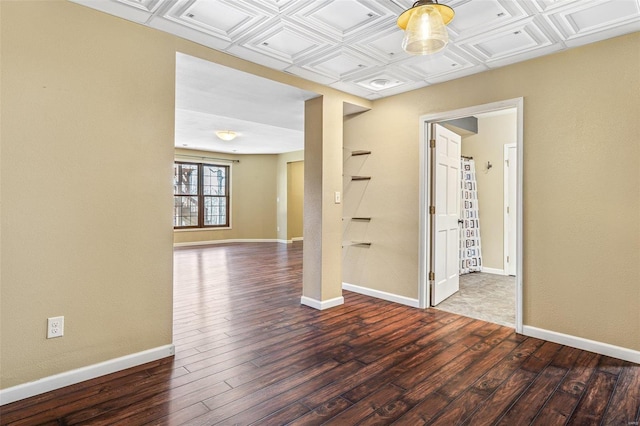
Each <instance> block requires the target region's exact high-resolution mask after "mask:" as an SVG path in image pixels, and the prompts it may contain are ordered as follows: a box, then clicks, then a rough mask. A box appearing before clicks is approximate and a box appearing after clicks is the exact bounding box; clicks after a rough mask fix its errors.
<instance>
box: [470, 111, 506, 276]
mask: <svg viewBox="0 0 640 426" xmlns="http://www.w3.org/2000/svg"><path fill="white" fill-rule="evenodd" d="M516 142H517V116H516V112H515V111H513V112H511V113H507V114H501V115H490V116H487V117H482V116H481V117H479V118H478V134H476V135H470V136H465V137H463V138H462V155H465V156H468V157H473V159H474V161H475V163H476V181H477V184H478V206H479V212H478V214H479V216H480V238H481V242H480V244H481V245H482V265H483V267H485V268H493V269H499V270H503V269H504V265H503V263H504V167H503V161H504V145H505V144H510V143H516ZM487 162H491V164H492V166H493V167H492V168H491V169H488V170H487Z"/></svg>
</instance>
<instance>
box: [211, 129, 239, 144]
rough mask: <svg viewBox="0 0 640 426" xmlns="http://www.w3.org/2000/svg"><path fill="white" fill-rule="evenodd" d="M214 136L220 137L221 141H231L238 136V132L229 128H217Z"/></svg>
mask: <svg viewBox="0 0 640 426" xmlns="http://www.w3.org/2000/svg"><path fill="white" fill-rule="evenodd" d="M216 136H217V137H219V138H220V139H222V140H223V141H227V142H228V141H232V140H234V139H235V138H236V136H238V134H237V133H236V132H234V131H231V130H218V131H217V132H216Z"/></svg>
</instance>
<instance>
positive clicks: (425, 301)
mask: <svg viewBox="0 0 640 426" xmlns="http://www.w3.org/2000/svg"><path fill="white" fill-rule="evenodd" d="M523 105H524V100H523V98H522V97H520V98H514V99H507V100H504V101H499V102H493V103H488V104H483V105H476V106H471V107H467V108H461V109H457V110H451V111H442V112H437V113H433V114H427V115H423V116H421V117H420V192H419V202H420V221H419V228H418V233H419V247H418V257H419V258H418V305H419V307H420V308H423V309H426V308H428V307H429V300H430V296H431V295H430V294H429V292H430V288H429V281H428V277H427V272H428V267H429V258H430V255H431V253H429V241H428V238H429V234H430V231H431V230H430V229H429V214H428V208H427V200H429V191H430V187H431V182H430V177H429V164H430V160H431V158H430V156H429V155H430V150H429V139H430V138H431V130H430V123H437V122H440V121H447V120H454V119H457V118H463V117H468V116H471V115H478V114H483V113H487V112H492V111H498V110H502V109H509V108H515V109H516V111H517V113H516V115H517V141H516V145H517V153H518V166H517V173H518V177H517V180H518V182H517V264H516V300H515V305H516V306H515V308H516V312H515V320H516V324H515V329H516V332H517V333H522V306H523V300H522V298H523V292H522V288H523V280H522V261H523V246H524V244H523V231H522V229H523V226H522V223H523V222H522V218H523V208H522V207H523V202H522V200H523V192H522V189H523V176H524V173H523V171H524V168H523V158H524V157H523V152H524V144H523V136H524V128H523V124H524V114H523Z"/></svg>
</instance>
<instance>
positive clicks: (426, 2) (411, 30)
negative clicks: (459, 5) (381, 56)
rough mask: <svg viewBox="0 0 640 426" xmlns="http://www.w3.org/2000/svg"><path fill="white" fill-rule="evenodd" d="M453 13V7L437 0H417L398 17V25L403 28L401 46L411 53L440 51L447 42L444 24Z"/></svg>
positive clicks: (425, 53) (449, 20)
mask: <svg viewBox="0 0 640 426" xmlns="http://www.w3.org/2000/svg"><path fill="white" fill-rule="evenodd" d="M453 15H455V13H454V11H453V9H452V8H450V7H449V6H447V5H444V4H438V0H418V1H417V2H415V3H414V4H413V6H412V7H411V9H407V10H405V11H404V12H402V14H401V15H400V16H399V17H398V21H397V24H398V26H399V27H400V28H402V29H403V30H405V33H404V38H403V39H402V48H403V49H404V50H405V52H407V53H410V54H412V55H430V54H432V53H436V52H439V51H441V50H442V49H444V48H445V46H446V45H447V43H449V34H448V33H447V28H446V27H445V25H447V24H448V23H449V22H451V20H452V19H453Z"/></svg>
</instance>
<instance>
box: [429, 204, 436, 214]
mask: <svg viewBox="0 0 640 426" xmlns="http://www.w3.org/2000/svg"><path fill="white" fill-rule="evenodd" d="M429 214H436V206H429Z"/></svg>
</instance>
